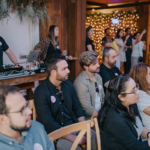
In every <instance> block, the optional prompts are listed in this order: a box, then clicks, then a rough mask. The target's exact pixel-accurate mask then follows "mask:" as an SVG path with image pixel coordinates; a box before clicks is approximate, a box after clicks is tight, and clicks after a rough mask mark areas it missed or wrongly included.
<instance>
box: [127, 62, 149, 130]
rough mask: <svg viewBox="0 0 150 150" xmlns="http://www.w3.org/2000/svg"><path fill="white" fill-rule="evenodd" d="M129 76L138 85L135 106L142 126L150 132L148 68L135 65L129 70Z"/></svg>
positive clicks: (142, 65)
mask: <svg viewBox="0 0 150 150" xmlns="http://www.w3.org/2000/svg"><path fill="white" fill-rule="evenodd" d="M130 76H131V77H132V78H133V80H134V81H135V82H136V83H138V84H139V89H140V95H139V102H138V103H137V105H138V109H139V112H140V115H141V117H142V121H143V124H144V126H145V127H147V129H148V130H149V131H150V68H149V67H148V66H147V65H146V64H144V63H141V64H137V65H135V66H134V67H133V68H132V69H131V72H130Z"/></svg>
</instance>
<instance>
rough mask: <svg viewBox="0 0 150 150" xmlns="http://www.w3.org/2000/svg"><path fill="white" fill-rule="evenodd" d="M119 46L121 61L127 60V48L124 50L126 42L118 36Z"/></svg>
mask: <svg viewBox="0 0 150 150" xmlns="http://www.w3.org/2000/svg"><path fill="white" fill-rule="evenodd" d="M115 41H116V43H117V45H118V47H119V57H120V61H121V62H126V54H125V50H124V44H123V40H122V39H119V38H116V39H115Z"/></svg>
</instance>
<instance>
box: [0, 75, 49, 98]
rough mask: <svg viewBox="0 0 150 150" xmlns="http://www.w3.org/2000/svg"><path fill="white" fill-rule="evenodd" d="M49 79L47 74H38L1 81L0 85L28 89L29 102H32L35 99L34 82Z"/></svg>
mask: <svg viewBox="0 0 150 150" xmlns="http://www.w3.org/2000/svg"><path fill="white" fill-rule="evenodd" d="M47 77H48V74H47V73H38V74H34V75H28V76H23V77H16V78H11V79H4V80H0V85H14V86H17V87H19V88H20V90H25V89H27V100H30V99H32V98H33V93H32V88H34V81H42V80H45V79H46V78H47Z"/></svg>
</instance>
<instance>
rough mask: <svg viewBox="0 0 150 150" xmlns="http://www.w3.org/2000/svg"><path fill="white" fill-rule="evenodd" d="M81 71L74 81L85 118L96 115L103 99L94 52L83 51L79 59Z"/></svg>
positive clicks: (97, 63) (96, 57)
mask: <svg viewBox="0 0 150 150" xmlns="http://www.w3.org/2000/svg"><path fill="white" fill-rule="evenodd" d="M79 62H80V65H81V67H82V69H83V71H82V72H81V73H80V74H79V75H78V77H77V78H76V80H75V81H74V87H75V90H76V92H77V95H78V98H79V101H80V103H81V105H82V107H83V110H84V111H85V119H86V120H89V119H93V118H94V117H98V111H99V110H100V108H101V104H102V103H103V99H104V96H105V95H104V91H103V87H102V86H103V83H102V78H101V77H100V75H99V74H98V73H99V61H98V55H97V53H96V52H91V51H87V52H83V53H82V54H81V55H80V59H79Z"/></svg>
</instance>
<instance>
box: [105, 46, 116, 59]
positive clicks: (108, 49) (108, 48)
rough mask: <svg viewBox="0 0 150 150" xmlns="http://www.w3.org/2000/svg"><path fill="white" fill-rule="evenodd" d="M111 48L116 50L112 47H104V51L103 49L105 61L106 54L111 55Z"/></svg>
mask: <svg viewBox="0 0 150 150" xmlns="http://www.w3.org/2000/svg"><path fill="white" fill-rule="evenodd" d="M111 49H112V50H114V49H113V48H112V47H105V48H104V51H103V61H104V59H105V57H106V56H107V57H109V51H110V50H111Z"/></svg>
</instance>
